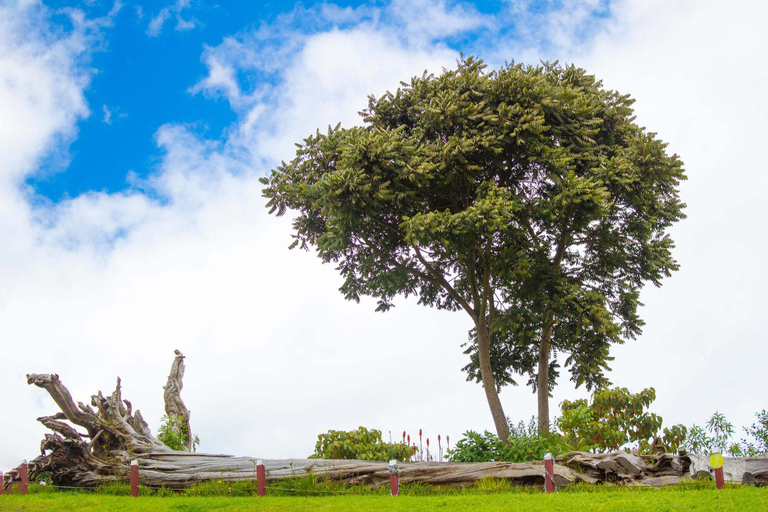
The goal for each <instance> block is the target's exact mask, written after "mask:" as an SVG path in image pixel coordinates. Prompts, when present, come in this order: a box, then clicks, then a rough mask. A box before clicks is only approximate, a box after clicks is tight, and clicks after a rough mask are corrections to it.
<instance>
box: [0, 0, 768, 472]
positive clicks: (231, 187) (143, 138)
mask: <svg viewBox="0 0 768 512" xmlns="http://www.w3.org/2000/svg"><path fill="white" fill-rule="evenodd" d="M766 17H768V4H766V5H765V6H764V5H762V4H756V3H755V2H751V1H749V0H732V1H730V0H729V1H727V2H726V1H724V0H643V1H640V0H612V1H610V2H608V1H605V0H560V1H539V2H535V1H527V0H507V1H503V2H502V1H499V2H472V1H466V2H461V1H454V0H391V1H380V2H370V3H344V2H335V3H334V2H328V3H310V2H305V3H303V4H301V5H299V4H293V3H287V2H268V3H263V4H258V3H254V2H245V1H235V0H229V1H226V2H224V1H222V2H219V3H217V4H214V3H212V2H202V1H199V2H195V1H193V0H188V1H185V0H164V1H155V2H151V3H150V2H146V3H142V2H135V1H129V0H123V1H121V2H118V3H114V2H106V1H99V0H89V1H79V2H42V1H39V0H0V240H2V244H0V346H2V348H3V358H1V359H0V389H2V390H3V392H4V395H3V396H4V397H5V404H6V407H7V409H6V410H12V411H14V413H13V414H12V415H8V414H3V415H2V416H0V432H3V435H4V436H5V437H6V438H8V439H14V440H15V441H16V442H14V443H13V444H9V443H4V444H0V470H7V469H8V468H10V467H11V466H15V465H16V464H18V462H19V461H20V460H21V459H23V458H31V457H33V456H34V454H35V453H36V452H37V450H38V447H39V441H40V439H41V438H42V436H43V434H44V429H43V428H42V427H41V426H40V425H38V424H37V422H35V420H34V419H35V418H36V417H39V416H42V415H45V414H51V413H53V412H54V411H55V405H54V404H53V403H52V402H51V400H50V399H49V398H48V397H47V396H46V395H45V394H44V393H43V392H42V391H41V390H39V389H36V388H31V387H29V386H27V385H26V380H25V374H26V373H32V372H37V373H47V372H51V373H53V372H55V373H58V374H59V375H60V376H61V378H62V380H63V381H64V383H65V384H66V385H67V386H69V389H70V390H71V391H72V393H73V395H74V396H75V397H76V399H78V400H83V401H87V397H88V396H90V395H91V394H94V393H95V392H96V391H97V390H102V391H104V392H109V391H110V390H111V389H112V387H113V386H114V381H115V377H116V376H118V375H119V376H120V377H121V378H122V382H123V386H124V388H123V391H124V393H123V395H124V396H125V397H126V398H128V399H129V400H131V401H132V403H133V404H134V406H135V407H140V408H141V410H142V413H143V415H144V417H145V418H147V420H148V421H149V423H150V426H151V427H152V428H153V429H154V430H155V431H156V429H157V427H158V426H159V420H160V417H161V416H162V414H163V412H162V398H161V396H162V385H163V384H164V382H165V377H166V376H167V372H168V368H169V365H170V363H171V361H172V358H173V350H174V349H180V350H181V351H182V352H184V353H185V355H186V356H187V374H186V378H185V387H184V392H183V397H184V400H185V401H186V403H187V405H188V406H189V407H190V409H191V410H192V412H193V415H192V425H193V430H195V431H196V433H197V434H198V435H199V437H200V439H201V450H203V451H208V452H217V453H233V454H239V455H251V456H254V457H264V458H277V457H306V456H307V455H308V454H309V453H311V452H312V449H313V446H314V441H315V439H316V436H317V434H319V433H321V432H324V431H327V430H328V429H337V430H338V429H342V430H344V429H355V428H357V427H358V426H360V425H364V426H366V427H369V428H379V429H381V430H383V431H384V432H385V434H386V432H387V431H388V430H392V431H393V432H402V430H408V431H409V432H412V433H415V432H418V430H419V429H420V428H422V429H423V430H424V432H425V435H431V436H432V437H435V436H436V435H437V434H442V435H443V436H445V435H450V436H451V438H452V439H458V438H459V437H460V435H461V434H462V433H463V432H464V431H465V430H467V429H473V430H477V431H482V430H485V429H491V430H492V428H493V423H492V421H491V417H490V414H489V413H488V406H487V404H486V402H485V398H484V394H483V391H482V388H481V387H480V386H478V385H476V384H474V383H468V382H465V375H464V374H463V373H462V372H461V368H462V367H463V366H464V365H465V364H466V356H465V355H464V354H463V351H462V348H461V344H462V343H463V342H464V341H466V337H467V331H468V329H469V328H470V327H471V326H470V325H469V323H470V321H469V319H468V318H466V319H465V318H464V317H465V316H466V315H460V314H454V313H451V312H441V311H434V310H431V309H427V308H423V307H421V306H418V305H417V304H416V303H415V302H414V301H412V300H402V301H399V302H398V303H397V307H396V308H394V309H393V310H392V311H390V312H388V313H386V314H381V313H375V312H374V310H375V307H376V304H375V301H369V300H363V301H362V302H361V303H360V304H356V303H351V302H347V301H344V300H343V298H342V297H341V294H340V293H339V292H338V287H339V286H340V284H341V283H340V279H339V276H338V275H337V273H336V271H335V270H334V269H333V267H332V266H329V265H322V264H321V263H320V262H319V261H318V259H317V258H316V257H315V256H314V254H313V253H311V252H310V253H305V252H301V251H288V250H287V246H288V245H289V244H290V242H291V238H290V218H288V217H289V216H286V217H284V218H279V219H278V218H274V217H272V216H268V215H267V213H266V210H265V208H264V199H263V198H262V197H261V189H262V185H261V184H260V183H259V182H258V178H259V177H260V176H262V175H263V174H264V173H265V172H268V171H269V169H270V168H272V167H274V166H275V165H276V164H277V163H279V162H280V160H288V159H290V158H291V157H292V156H293V151H294V150H295V146H294V143H295V142H298V141H300V140H301V139H302V138H304V137H305V136H307V135H308V134H310V133H312V132H313V131H314V130H315V129H316V128H318V127H319V128H321V129H322V128H324V127H326V126H327V125H329V124H332V125H335V124H336V123H337V122H341V123H342V124H343V125H345V126H350V125H352V124H354V123H359V116H358V115H357V112H358V111H359V110H360V109H361V108H363V107H364V106H365V105H366V98H367V95H369V94H383V93H384V92H385V91H387V90H391V89H394V88H396V87H397V86H398V84H399V82H400V81H401V80H408V79H409V78H410V77H412V76H414V75H417V74H421V73H422V72H423V71H424V70H428V71H430V72H433V73H440V72H441V69H442V68H443V67H451V66H454V65H455V62H456V59H457V58H458V57H459V54H460V53H462V52H463V53H464V54H465V55H479V56H480V57H482V58H483V59H484V60H485V61H486V62H487V63H488V64H489V65H490V66H491V67H492V68H498V67H499V66H501V65H503V63H504V62H505V61H511V60H514V61H523V62H528V63H536V62H538V60H539V59H543V60H554V59H559V60H560V61H561V62H574V63H576V64H577V65H579V66H582V67H584V68H586V69H587V70H589V71H590V72H592V73H595V74H596V75H597V76H598V77H599V78H601V79H602V80H603V81H604V83H605V85H606V87H609V88H612V89H617V90H619V91H621V92H627V93H630V94H631V95H632V96H633V97H635V98H636V99H637V103H636V104H635V107H636V114H637V116H638V122H639V124H641V125H643V126H647V127H648V129H649V130H650V131H654V132H657V133H658V134H659V137H660V138H661V139H663V140H665V141H667V142H669V151H670V152H674V153H677V154H679V155H680V157H681V158H682V160H683V161H684V162H685V165H686V169H687V173H688V176H689V180H688V181H687V182H685V183H684V184H683V186H682V188H681V194H682V199H683V201H685V202H686V203H687V204H688V207H687V210H686V213H687V215H688V218H687V219H686V220H685V221H683V222H680V223H679V224H678V225H676V226H675V227H674V228H673V229H672V232H671V235H672V237H673V239H674V240H675V242H676V249H675V257H676V258H677V259H678V261H679V262H680V264H681V270H680V271H679V272H676V273H675V274H674V275H673V276H672V277H671V278H669V279H667V280H665V282H664V285H663V286H662V287H661V288H658V289H657V288H653V287H651V288H646V289H644V290H643V293H642V296H641V300H642V302H643V303H645V307H644V308H643V309H642V312H641V316H642V317H643V319H644V320H645V321H646V327H645V329H644V334H643V335H642V336H641V337H640V338H639V339H638V340H636V341H633V342H630V343H626V344H625V345H622V346H617V347H615V348H614V349H613V350H612V355H613V356H615V358H616V359H615V360H614V361H613V364H612V368H613V372H612V374H611V375H610V378H611V379H612V380H613V382H614V383H616V384H618V385H621V386H626V387H628V388H630V389H632V390H640V389H642V388H644V387H648V386H653V387H655V388H656V392H657V397H658V398H657V400H656V403H655V406H654V410H655V412H657V413H658V414H660V415H661V416H662V417H663V418H664V420H665V422H666V424H667V425H669V424H674V423H684V424H686V425H691V424H692V423H698V424H702V423H703V422H704V421H705V420H706V419H707V418H708V416H709V415H710V414H711V413H712V412H714V411H715V410H719V411H720V412H723V413H725V414H726V416H727V417H728V418H729V419H730V420H731V421H733V422H734V423H735V424H736V425H737V426H742V425H748V424H750V423H751V422H752V421H753V420H754V413H756V412H757V411H759V410H762V409H765V408H766V407H768V404H766V403H765V393H764V391H763V390H764V389H765V388H766V385H767V383H766V381H765V369H764V361H765V360H766V358H768V345H766V343H765V342H764V337H765V334H764V333H765V332H766V331H768V319H767V318H766V315H765V313H764V312H765V310H766V309H768V299H766V296H765V289H767V288H768V274H766V272H765V270H764V269H765V254H766V253H768V246H767V245H768V244H766V242H765V240H764V237H763V236H762V232H763V231H764V228H763V224H764V222H763V220H764V217H765V213H764V205H765V204H766V202H768V173H766V172H765V171H766V169H765V162H766V161H768V145H766V143H765V142H766V140H768V125H766V123H765V119H768V96H766V95H765V84H766V83H768V56H767V55H766V53H765V52H764V51H763V49H764V48H766V47H768V35H766V32H765V30H764V27H762V25H763V23H764V20H765V19H766ZM713 375H715V376H718V378H717V379H715V378H712V377H711V376H713ZM584 396H585V392H584V390H583V389H574V388H573V386H572V385H571V383H570V382H569V381H568V380H567V378H565V377H563V378H562V379H561V382H560V383H559V385H558V387H557V388H556V390H555V392H554V396H553V398H552V406H551V408H552V410H553V411H557V410H558V404H559V403H560V402H561V401H562V400H563V399H566V398H567V399H574V398H580V397H584ZM501 400H502V403H503V405H504V408H505V412H506V413H507V414H508V415H509V416H510V419H512V420H515V421H517V420H528V419H529V418H530V417H531V416H532V415H533V414H535V411H536V397H535V395H533V394H532V393H531V390H530V389H529V388H526V387H517V388H505V389H504V390H503V391H502V393H501ZM555 414H556V413H555Z"/></svg>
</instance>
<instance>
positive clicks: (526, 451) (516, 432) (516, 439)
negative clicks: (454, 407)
mask: <svg viewBox="0 0 768 512" xmlns="http://www.w3.org/2000/svg"><path fill="white" fill-rule="evenodd" d="M509 430H510V435H509V444H504V443H502V442H501V440H500V439H499V438H498V437H496V436H495V435H494V434H492V433H490V432H488V431H487V430H486V431H485V432H484V433H483V434H478V433H477V432H474V431H472V430H469V431H467V432H465V433H464V436H465V437H464V439H461V440H459V442H458V443H456V447H455V448H453V449H451V450H449V451H448V455H449V456H450V458H451V460H452V461H455V462H492V461H505V462H527V461H531V460H542V459H543V458H544V455H545V454H547V453H551V454H552V455H555V456H556V455H560V454H563V453H567V452H569V451H571V447H570V446H568V445H567V443H566V442H565V440H564V439H563V437H562V436H561V435H560V434H557V433H552V434H549V435H548V436H539V435H538V432H537V426H536V418H531V421H530V422H528V424H527V425H526V424H525V423H524V422H522V421H521V422H520V423H518V424H517V425H514V424H510V426H509Z"/></svg>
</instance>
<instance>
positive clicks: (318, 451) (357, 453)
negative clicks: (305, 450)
mask: <svg viewBox="0 0 768 512" xmlns="http://www.w3.org/2000/svg"><path fill="white" fill-rule="evenodd" d="M412 454H413V451H412V448H411V447H409V446H408V445H405V444H394V443H385V442H384V441H382V439H381V431H380V430H376V429H372V430H368V429H367V428H365V427H359V428H358V429H357V430H353V431H350V432H344V431H341V430H329V431H328V432H326V433H325V434H320V435H319V436H317V443H316V444H315V453H313V454H312V455H310V456H309V458H310V459H357V460H380V461H388V460H393V459H395V460H398V461H401V462H402V461H407V460H409V459H410V457H411V455H412Z"/></svg>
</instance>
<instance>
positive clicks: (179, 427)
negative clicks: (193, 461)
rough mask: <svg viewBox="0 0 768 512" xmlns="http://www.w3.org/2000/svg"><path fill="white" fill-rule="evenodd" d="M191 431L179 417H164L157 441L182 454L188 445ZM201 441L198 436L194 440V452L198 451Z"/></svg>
mask: <svg viewBox="0 0 768 512" xmlns="http://www.w3.org/2000/svg"><path fill="white" fill-rule="evenodd" d="M188 438H189V431H188V430H187V425H186V424H185V423H184V421H182V419H181V418H179V417H178V416H171V417H170V418H169V417H168V416H163V418H162V419H161V420H160V428H159V429H158V431H157V440H158V441H160V442H161V443H163V444H164V445H165V446H167V447H168V448H170V449H171V450H176V451H177V452H182V451H184V449H185V446H186V445H187V439H188ZM199 444H200V439H199V438H198V437H197V436H194V437H193V438H192V451H193V452H194V451H195V450H197V445H199Z"/></svg>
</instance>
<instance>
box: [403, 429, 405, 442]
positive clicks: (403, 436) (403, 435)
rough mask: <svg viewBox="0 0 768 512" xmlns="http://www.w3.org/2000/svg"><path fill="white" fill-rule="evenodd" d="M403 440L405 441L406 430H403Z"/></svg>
mask: <svg viewBox="0 0 768 512" xmlns="http://www.w3.org/2000/svg"><path fill="white" fill-rule="evenodd" d="M403 442H405V430H403Z"/></svg>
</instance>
